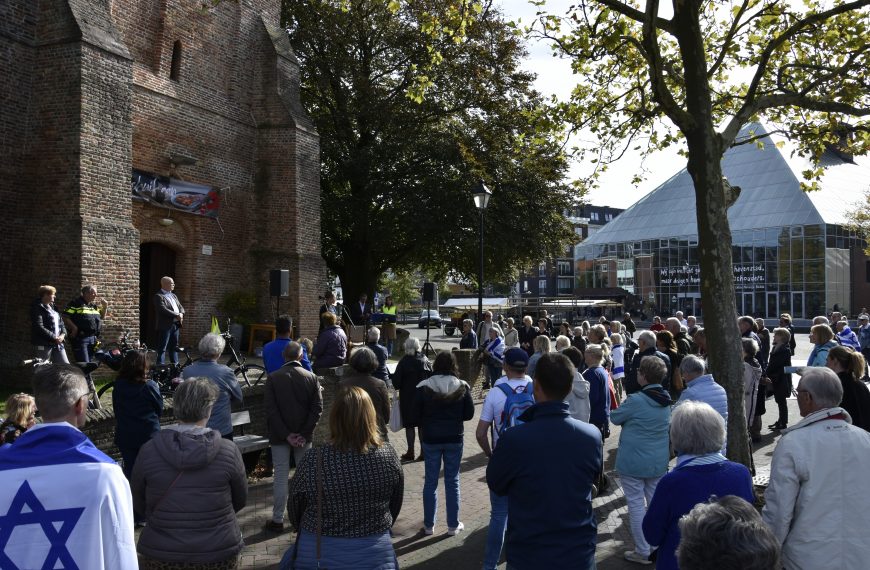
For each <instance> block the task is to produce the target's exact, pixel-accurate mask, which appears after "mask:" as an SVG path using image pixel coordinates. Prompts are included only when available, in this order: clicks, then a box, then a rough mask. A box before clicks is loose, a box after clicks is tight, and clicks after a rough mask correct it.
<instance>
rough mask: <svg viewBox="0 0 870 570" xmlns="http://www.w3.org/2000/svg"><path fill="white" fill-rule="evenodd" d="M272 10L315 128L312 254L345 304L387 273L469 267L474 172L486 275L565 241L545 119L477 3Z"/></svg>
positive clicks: (553, 141)
mask: <svg viewBox="0 0 870 570" xmlns="http://www.w3.org/2000/svg"><path fill="white" fill-rule="evenodd" d="M283 19H284V22H285V25H286V27H287V28H288V30H289V32H290V41H291V44H292V46H293V49H294V51H295V53H296V56H297V57H298V58H299V62H300V69H301V82H302V87H301V88H302V92H301V97H302V101H303V104H304V105H305V107H306V109H307V110H308V112H309V113H310V115H311V117H312V119H313V120H314V122H315V124H316V126H317V130H318V132H319V133H320V137H321V139H320V140H321V162H322V168H321V204H322V206H321V208H322V215H321V223H322V245H323V247H322V250H323V256H324V259H325V260H326V262H327V265H328V267H329V268H330V270H331V271H333V272H334V273H336V274H337V275H338V276H339V278H340V279H341V283H342V288H343V290H344V294H345V297H346V298H348V299H354V298H356V296H357V295H358V294H359V293H360V292H368V293H369V294H371V293H372V292H373V290H374V288H375V285H376V283H377V279H378V277H379V276H380V275H381V274H382V273H383V272H384V271H386V270H387V269H388V268H389V269H392V270H393V271H399V272H400V271H403V270H406V269H409V268H413V267H422V268H423V269H424V270H428V271H431V272H432V273H435V274H440V275H446V274H447V272H448V271H451V270H452V271H454V272H455V273H457V274H459V275H462V276H473V275H475V274H476V273H477V264H478V255H479V253H478V240H477V236H478V224H479V218H478V212H477V211H476V210H475V208H474V204H473V202H472V197H471V188H472V187H473V186H474V184H475V183H476V181H477V180H478V179H483V180H485V181H486V184H487V185H488V186H489V187H490V188H492V189H493V191H494V194H493V197H492V199H491V201H490V204H489V208H488V209H487V211H486V216H485V233H486V240H485V243H486V250H485V257H486V275H487V277H488V278H492V279H499V278H502V277H505V276H506V275H509V274H511V273H513V270H514V269H515V268H516V267H519V266H522V265H529V264H530V263H531V262H535V263H536V262H537V261H538V260H540V259H542V258H545V257H548V256H550V255H552V254H555V253H556V252H558V251H560V250H561V249H562V248H564V247H565V245H567V243H569V242H571V241H573V239H574V236H573V233H572V231H571V227H570V225H569V224H568V222H567V221H566V220H565V218H564V216H563V211H564V210H565V209H566V208H567V207H569V206H570V205H571V204H572V202H574V201H575V200H576V199H577V198H579V196H580V192H579V191H578V190H577V189H576V188H574V187H571V186H569V185H567V184H565V183H563V179H564V176H565V173H566V168H567V159H566V156H565V153H564V152H563V149H562V141H561V134H562V133H561V132H560V126H559V123H558V122H554V121H552V120H550V119H549V118H548V116H547V115H546V114H545V113H542V112H541V109H542V106H543V103H544V102H543V100H542V98H541V96H540V94H538V93H536V92H535V91H534V90H533V89H532V82H533V79H534V76H533V75H532V74H530V73H527V72H524V71H522V70H521V69H520V68H519V65H520V63H521V61H522V59H523V58H524V57H525V55H526V51H525V48H524V44H523V39H522V36H521V34H519V33H517V31H516V29H515V28H513V27H512V26H511V25H510V24H509V23H507V22H506V21H505V20H504V19H503V17H502V15H501V14H500V13H499V12H498V10H496V9H495V8H494V7H493V6H492V5H491V4H490V3H489V2H481V1H479V0H416V1H410V0H409V1H402V2H399V1H396V0H392V1H387V0H284V2H283ZM542 228H543V230H542Z"/></svg>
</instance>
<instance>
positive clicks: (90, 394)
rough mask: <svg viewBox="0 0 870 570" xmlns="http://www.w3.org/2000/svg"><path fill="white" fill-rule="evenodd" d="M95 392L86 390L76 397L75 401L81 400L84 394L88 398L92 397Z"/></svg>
mask: <svg viewBox="0 0 870 570" xmlns="http://www.w3.org/2000/svg"><path fill="white" fill-rule="evenodd" d="M96 393H97V392H96V390H88V391H87V392H85V393H84V394H82V395H81V396H79V397H78V398H76V401H78V400H81V399H82V398H84V397H85V396H87V397H88V400H90V399H91V398H93V397H94V396H95V395H96Z"/></svg>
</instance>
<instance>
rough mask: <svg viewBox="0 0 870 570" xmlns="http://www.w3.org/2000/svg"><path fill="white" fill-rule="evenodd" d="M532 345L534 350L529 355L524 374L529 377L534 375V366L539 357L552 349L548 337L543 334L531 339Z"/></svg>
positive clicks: (536, 364)
mask: <svg viewBox="0 0 870 570" xmlns="http://www.w3.org/2000/svg"><path fill="white" fill-rule="evenodd" d="M532 346H533V347H534V349H535V352H534V353H533V354H532V355H531V356H530V357H529V364H528V366H526V375H527V376H529V378H534V377H535V368H536V367H537V366H538V361H539V360H540V359H541V357H542V356H543V355H545V354H547V353H548V352H550V350H552V346H551V345H550V337H548V336H547V335H545V334H542V335H538V336H536V337H535V340H534V341H532Z"/></svg>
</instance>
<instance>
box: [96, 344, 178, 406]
mask: <svg viewBox="0 0 870 570" xmlns="http://www.w3.org/2000/svg"><path fill="white" fill-rule="evenodd" d="M129 350H141V351H145V352H154V351H153V350H149V349H147V348H144V345H143V348H138V349H136V348H131V349H129ZM129 350H128V351H129ZM175 350H176V352H178V353H181V354H182V355H184V362H182V363H174V362H169V363H166V364H156V365H154V366H152V367H151V369H150V371H149V379H150V380H153V381H154V382H155V383H156V384H157V387H158V389H159V390H160V395H161V396H163V397H164V398H165V397H167V396H171V395H172V394H173V393H174V392H175V389H176V388H177V387H178V384H179V383H180V378H181V371H182V370H184V369H185V368H186V367H188V366H190V365H191V364H193V362H194V361H193V359H192V358H191V357H190V353H189V352H188V351H187V349H185V348H183V347H178V348H176V349H175ZM128 351H125V352H124V353H125V354H126V352H128ZM116 370H117V369H116ZM115 382H116V380H112V381H111V382H108V383H106V384H104V385H103V386H102V387H101V388H100V389H99V390H98V391H97V397H100V398H101V397H102V396H103V394H105V393H106V392H108V391H109V390H111V389H113V388H114V387H115Z"/></svg>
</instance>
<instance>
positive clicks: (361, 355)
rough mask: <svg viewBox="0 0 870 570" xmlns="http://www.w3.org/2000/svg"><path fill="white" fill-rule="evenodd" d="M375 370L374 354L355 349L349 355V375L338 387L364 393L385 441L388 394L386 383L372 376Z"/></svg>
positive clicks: (376, 367) (388, 408)
mask: <svg viewBox="0 0 870 570" xmlns="http://www.w3.org/2000/svg"><path fill="white" fill-rule="evenodd" d="M377 369H378V357H377V356H375V353H374V352H372V351H371V350H370V349H369V348H368V347H362V348H357V349H356V350H354V351H353V353H351V355H350V373H349V374H346V375H345V377H344V378H343V379H342V381H341V382H339V384H338V385H339V386H341V387H342V388H346V387H348V386H356V387H357V388H362V389H363V390H365V391H366V393H367V394H368V395H369V398H371V400H372V404H373V405H374V407H375V413H376V414H377V418H378V427H379V428H380V430H381V435H382V436H383V439H384V440H386V439H387V424H388V423H389V422H390V393H389V392H387V383H386V382H384V381H383V380H381V379H380V378H375V377H374V376H372V373H373V372H374V371H375V370H377Z"/></svg>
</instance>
